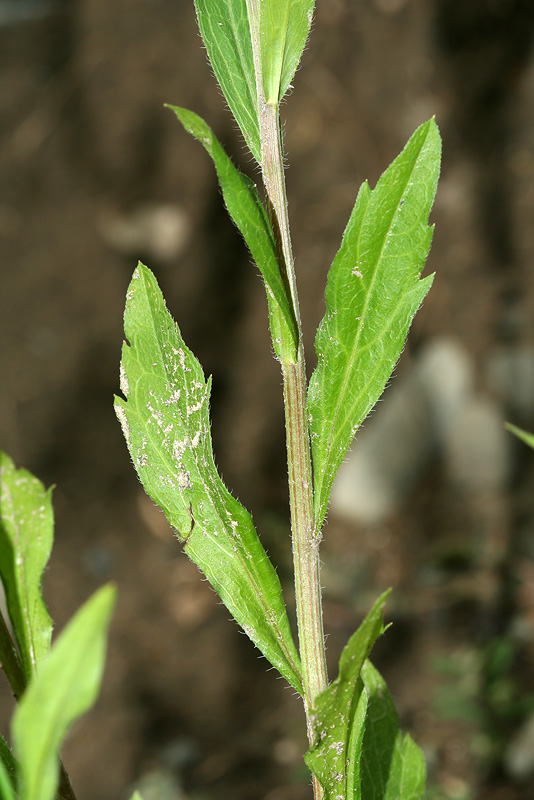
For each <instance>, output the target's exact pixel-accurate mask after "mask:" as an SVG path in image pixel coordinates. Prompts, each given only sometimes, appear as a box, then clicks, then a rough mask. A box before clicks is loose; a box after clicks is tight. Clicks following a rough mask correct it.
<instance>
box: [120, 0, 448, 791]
mask: <svg viewBox="0 0 534 800" xmlns="http://www.w3.org/2000/svg"><path fill="white" fill-rule="evenodd" d="M196 10H197V15H198V21H199V26H200V30H201V33H202V37H203V39H204V43H205V45H206V48H207V51H208V55H209V58H210V61H211V65H212V67H213V71H214V73H215V75H216V77H217V79H218V81H219V83H220V85H221V88H222V90H223V93H224V96H225V98H226V100H227V102H228V105H229V107H230V109H231V111H232V113H233V115H234V117H235V119H236V121H237V123H238V125H239V127H240V129H241V132H242V134H243V136H244V139H245V142H246V144H247V146H248V148H249V150H250V152H251V153H252V155H253V157H254V159H255V160H256V162H257V163H258V165H259V167H260V169H261V176H262V180H263V195H264V200H263V201H262V199H261V197H260V194H259V192H258V189H257V187H256V186H255V185H254V183H253V182H252V181H251V180H250V179H249V178H247V177H246V176H245V175H243V174H242V173H241V172H239V171H238V169H237V168H236V167H235V166H234V165H233V163H232V162H231V160H230V159H229V158H228V156H227V155H226V153H225V152H224V150H223V148H222V147H221V145H220V144H219V142H218V141H217V139H216V137H215V136H214V134H213V132H212V131H211V130H210V128H209V127H208V125H207V124H206V123H205V122H204V121H203V120H202V119H201V118H200V117H198V116H197V115H196V114H195V113H193V112H192V111H188V110H186V109H184V108H178V107H172V106H171V108H172V110H173V111H174V112H175V114H176V116H177V117H178V119H179V121H180V122H181V123H182V125H183V126H184V128H185V129H186V130H187V131H188V132H189V133H191V134H192V135H193V136H194V137H195V138H196V139H198V141H199V142H200V143H201V144H202V145H203V146H204V148H205V149H206V150H207V152H208V154H209V155H210V156H211V158H212V160H213V162H214V165H215V169H216V171H217V176H218V179H219V183H220V187H221V190H222V194H223V198H224V202H225V204H226V207H227V209H228V212H229V214H230V216H231V217H232V219H233V220H234V222H235V223H236V225H237V227H238V228H239V230H240V231H241V233H242V235H243V237H244V239H245V241H246V243H247V245H248V247H249V249H250V252H251V254H252V257H253V259H254V261H255V263H256V264H257V266H258V268H259V270H260V272H261V274H262V277H263V280H264V284H265V289H266V294H267V304H268V311H269V324H270V330H271V336H272V344H273V350H274V354H275V357H276V359H277V360H278V361H279V363H280V367H281V372H282V377H283V387H284V407H285V421H286V440H287V461H288V471H289V494H290V508H291V530H292V548H293V564H294V577H295V594H296V607H297V625H298V647H297V646H296V645H295V643H294V640H293V636H292V633H291V626H290V623H289V619H288V616H287V613H286V609H285V604H284V600H283V596H282V589H281V586H280V583H279V580H278V577H277V574H276V571H275V569H274V567H273V565H272V564H271V562H270V560H269V558H268V556H267V554H266V552H265V550H264V549H263V546H262V544H261V542H260V539H259V537H258V534H257V533H256V530H255V528H254V526H253V522H252V518H251V516H250V514H249V513H248V512H247V511H246V510H245V509H244V508H243V507H242V506H241V505H240V503H238V501H237V500H236V499H235V498H234V497H233V496H232V495H231V494H230V493H229V491H228V489H227V488H226V487H225V485H224V484H223V482H222V480H221V478H220V477H219V474H218V472H217V470H216V467H215V463H214V457H213V452H212V446H211V436H210V422H209V397H210V389H211V380H210V379H208V380H207V381H206V379H205V377H204V374H203V371H202V368H201V366H200V364H199V362H198V361H197V359H196V358H195V356H194V355H193V353H192V352H191V351H190V350H189V349H188V348H187V346H186V344H185V342H184V341H183V339H182V336H181V333H180V330H179V328H178V326H177V325H176V324H175V322H174V321H173V320H172V318H171V316H170V314H169V312H168V311H167V308H166V306H165V302H164V299H163V297H162V294H161V292H160V290H159V288H158V285H157V283H156V279H155V277H154V275H153V274H152V273H151V272H150V270H149V269H147V267H145V266H143V265H141V264H140V265H139V266H138V268H137V270H136V271H135V273H134V276H133V280H132V282H131V284H130V287H129V289H128V294H127V302H126V311H125V317H124V328H125V334H126V339H127V343H125V344H124V347H123V352H122V361H121V389H122V393H123V395H124V399H122V398H117V399H116V402H115V408H116V412H117V416H118V417H119V419H120V421H121V424H122V427H123V431H124V435H125V437H126V441H127V444H128V448H129V451H130V454H131V457H132V460H133V463H134V465H135V468H136V470H137V472H138V474H139V477H140V479H141V481H142V483H143V485H144V487H145V489H146V491H147V493H148V494H149V495H150V496H151V497H152V499H153V500H154V501H155V502H156V503H157V504H158V505H159V506H160V507H161V508H162V509H163V511H164V512H165V514H166V516H167V518H168V520H169V522H170V523H171V525H172V527H173V528H174V530H175V531H176V535H177V537H178V539H179V540H180V541H181V543H182V544H183V547H184V550H185V552H186V553H187V555H188V556H189V557H190V558H191V559H192V560H193V561H194V562H195V563H196V564H197V565H198V567H199V568H200V569H201V571H202V572H203V573H204V574H205V575H206V577H207V578H208V580H209V581H210V583H211V584H212V586H213V587H214V588H215V590H216V591H217V592H218V594H219V595H220V597H221V598H222V600H223V601H224V603H225V604H226V606H227V607H228V608H229V610H230V611H231V613H232V614H233V616H234V617H235V619H236V620H237V622H238V623H239V624H240V625H241V627H242V628H243V630H244V631H245V632H246V633H247V634H248V636H249V637H250V638H251V639H252V641H253V642H254V644H255V645H256V646H257V647H258V648H259V649H260V650H261V652H262V653H263V654H264V655H265V656H266V658H267V659H268V660H269V661H270V662H271V664H273V666H275V667H276V669H277V670H278V671H279V672H280V673H281V675H283V677H284V678H285V679H286V680H287V681H288V682H289V683H290V684H291V685H292V686H293V687H294V688H295V689H296V690H297V692H299V694H301V696H302V699H303V703H304V709H305V713H306V722H307V731H308V738H309V743H310V749H309V751H308V753H307V754H306V756H305V759H306V763H307V765H308V767H309V768H310V771H311V773H312V776H313V785H314V793H315V797H316V798H317V799H318V798H321V797H322V796H323V795H324V797H325V798H327V799H328V800H337V799H338V798H339V800H349V798H350V800H353V798H366V800H367V799H368V798H369V800H370V799H371V798H373V799H376V800H403V799H404V798H406V800H407V799H408V798H410V800H415V798H419V797H421V795H422V792H423V789H424V774H425V769H424V763H423V758H422V755H421V752H420V750H419V749H418V748H417V746H416V745H415V744H414V743H413V741H412V740H411V738H410V737H409V736H403V735H402V733H400V731H399V729H398V720H397V716H396V712H395V709H394V706H393V703H392V701H391V698H390V695H389V693H388V692H387V689H386V686H385V684H384V681H383V679H382V678H381V676H380V675H379V674H378V672H377V671H376V670H375V669H374V667H373V666H372V665H371V663H370V662H369V661H368V660H367V657H368V655H369V652H370V650H371V648H372V646H373V644H374V642H375V640H376V639H377V637H378V636H379V635H380V634H381V633H382V632H383V630H384V627H383V616H382V610H383V606H384V603H385V601H386V597H387V593H385V594H383V595H382V596H381V597H380V598H379V599H378V600H377V602H376V603H375V605H374V606H373V608H372V610H371V611H370V612H369V614H368V616H367V617H366V619H365V620H364V622H363V623H362V625H361V627H360V628H359V629H358V631H357V632H356V633H355V634H354V636H353V637H352V638H351V639H350V641H349V643H348V644H347V646H346V648H345V650H344V652H343V654H342V656H341V660H340V665H339V674H338V676H337V678H336V680H335V681H334V682H333V683H331V684H330V685H329V684H328V678H327V671H326V661H325V651H324V634H323V618H322V609H321V588H320V581H319V545H320V542H321V537H322V529H323V525H324V521H325V516H326V511H327V506H328V500H329V495H330V490H331V488H332V483H333V481H334V478H335V475H336V472H337V470H338V468H339V466H340V464H341V462H342V461H343V459H344V458H345V455H346V453H347V450H348V448H349V445H350V443H351V441H352V439H353V437H354V435H355V432H356V431H357V429H358V427H359V426H360V425H361V423H362V421H363V420H364V419H365V417H366V416H367V414H368V413H369V411H370V410H371V408H372V407H373V406H374V404H375V403H376V401H377V400H378V398H379V397H380V395H381V394H382V392H383V390H384V387H385V384H386V382H387V380H388V379H389V377H390V375H391V372H392V370H393V368H394V366H395V364H396V363H397V360H398V358H399V355H400V353H401V350H402V348H403V346H404V342H405V339H406V335H407V332H408V328H409V326H410V324H411V321H412V319H413V316H414V314H415V312H416V311H417V309H418V308H419V306H420V304H421V302H422V300H423V298H424V297H425V295H426V293H427V292H428V290H429V288H430V284H431V282H432V277H431V276H430V277H427V278H425V279H423V280H421V279H420V274H421V270H422V268H423V265H424V262H425V259H426V257H427V255H428V251H429V248H430V243H431V238H432V229H431V228H430V227H429V226H428V216H429V213H430V209H431V206H432V202H433V199H434V195H435V190H436V184H437V179H438V173H439V161H440V138H439V133H438V130H437V127H436V124H435V122H434V121H433V120H430V121H428V122H426V123H425V124H423V125H421V127H420V128H418V130H417V131H416V132H415V133H414V134H413V136H412V137H411V139H410V141H409V142H408V144H407V145H406V147H405V149H404V150H403V151H402V153H401V154H400V155H399V156H398V158H397V159H396V160H395V161H394V162H393V164H392V165H391V166H390V167H389V168H388V169H387V170H386V172H385V173H384V174H383V175H382V177H381V178H380V180H379V182H378V184H377V186H376V187H375V189H373V190H371V189H370V188H369V186H368V184H367V183H364V184H363V186H362V187H361V189H360V191H359V193H358V196H357V199H356V203H355V206H354V209H353V211H352V214H351V216H350V219H349V222H348V224H347V227H346V229H345V232H344V235H343V240H342V243H341V247H340V249H339V251H338V253H337V255H336V257H335V259H334V262H333V264H332V266H331V269H330V273H329V276H328V282H327V287H326V314H325V316H324V319H323V321H322V322H321V324H320V326H319V330H318V332H317V337H316V351H317V366H316V368H315V370H314V372H313V374H312V376H311V379H310V382H309V385H307V381H306V370H305V355H304V348H303V339H302V328H301V322H300V311H299V303H298V295H297V283H296V275H295V265H294V260H293V253H292V245H291V237H290V230H289V215H288V205H287V198H286V189H285V177H284V151H283V137H282V128H281V123H280V103H281V101H282V99H283V98H284V96H285V95H286V93H287V91H288V89H289V87H290V83H291V81H292V79H293V76H294V73H295V70H296V68H297V66H298V64H299V61H300V58H301V55H302V52H303V49H304V46H305V44H306V41H307V38H308V34H309V30H310V25H311V21H312V15H313V10H314V4H313V0H246V1H245V0H196Z"/></svg>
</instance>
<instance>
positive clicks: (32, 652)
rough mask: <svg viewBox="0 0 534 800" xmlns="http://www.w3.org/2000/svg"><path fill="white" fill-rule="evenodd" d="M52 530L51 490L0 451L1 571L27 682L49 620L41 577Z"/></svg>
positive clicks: (46, 639) (45, 647)
mask: <svg viewBox="0 0 534 800" xmlns="http://www.w3.org/2000/svg"><path fill="white" fill-rule="evenodd" d="M53 530H54V515H53V511H52V498H51V489H48V490H46V489H45V488H44V486H43V484H42V483H41V482H40V481H39V480H38V479H37V478H35V477H34V476H33V475H32V474H31V473H29V472H28V471H27V470H25V469H16V467H15V465H14V463H13V461H12V460H11V459H10V458H9V456H7V455H6V454H5V453H2V452H0V575H1V577H2V582H3V584H4V588H5V592H6V599H7V608H8V611H9V617H10V619H11V624H12V626H13V630H14V633H15V638H16V640H17V644H18V646H19V650H20V655H21V659H22V669H23V672H24V677H25V680H26V681H29V680H30V678H31V677H32V675H34V674H35V672H36V670H37V669H38V666H39V664H40V662H41V661H42V659H43V658H44V657H45V656H46V655H47V653H48V651H49V649H50V640H51V637H52V620H51V619H50V616H49V614H48V611H47V609H46V606H45V604H44V601H43V597H42V594H41V581H42V577H43V572H44V569H45V567H46V564H47V563H48V559H49V558H50V552H51V549H52V541H53V535H54V534H53Z"/></svg>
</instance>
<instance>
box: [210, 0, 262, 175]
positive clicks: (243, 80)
mask: <svg viewBox="0 0 534 800" xmlns="http://www.w3.org/2000/svg"><path fill="white" fill-rule="evenodd" d="M195 7H196V11H197V18H198V25H199V28H200V33H201V34H202V38H203V40H204V44H205V45H206V49H207V51H208V56H209V59H210V62H211V65H212V67H213V71H214V73H215V76H216V78H217V80H218V81H219V83H220V85H221V89H222V91H223V94H224V96H225V98H226V101H227V103H228V105H229V106H230V110H231V112H232V114H233V115H234V117H235V118H236V121H237V123H238V125H239V127H240V128H241V131H242V133H243V136H244V137H245V141H246V143H247V145H248V147H249V149H250V151H251V153H252V155H253V156H254V158H255V159H256V161H257V162H258V164H260V163H261V141H260V128H259V122H258V120H259V116H258V96H257V94H258V93H257V89H256V75H255V71H254V58H253V53H252V40H251V36H250V27H249V20H248V13H247V4H246V2H245V0H195Z"/></svg>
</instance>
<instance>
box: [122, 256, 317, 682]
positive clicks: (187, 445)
mask: <svg viewBox="0 0 534 800" xmlns="http://www.w3.org/2000/svg"><path fill="white" fill-rule="evenodd" d="M124 330H125V334H126V338H127V340H128V341H129V345H128V344H126V343H125V344H124V345H123V351H122V361H121V389H122V391H123V393H124V395H125V397H126V398H127V400H126V401H125V400H122V399H120V398H116V400H115V409H116V412H117V416H118V418H119V420H120V422H121V424H122V428H123V431H124V435H125V438H126V442H127V444H128V449H129V451H130V455H131V457H132V460H133V463H134V466H135V468H136V470H137V473H138V475H139V477H140V479H141V482H142V483H143V486H144V487H145V490H146V492H147V494H149V495H150V497H151V498H152V499H153V500H154V501H155V502H156V503H157V504H158V505H159V506H160V508H162V509H163V511H164V512H165V515H166V516H167V519H168V520H169V522H170V524H171V525H172V527H173V528H174V529H175V531H176V533H177V536H178V538H179V539H180V541H181V542H182V543H183V545H184V549H185V551H186V553H187V554H188V556H189V557H190V558H191V559H192V561H194V562H195V564H197V566H198V567H199V568H200V569H201V570H202V572H203V573H204V574H205V575H206V577H207V578H208V580H209V581H210V583H211V584H212V586H213V587H214V589H215V590H216V591H217V592H218V594H219V595H220V597H221V599H222V600H223V602H224V603H225V605H226V606H227V607H228V608H229V609H230V611H231V613H232V614H233V616H234V617H235V619H236V620H237V622H238V623H239V624H240V625H241V627H242V628H243V630H244V631H245V632H246V633H247V634H248V636H249V637H250V638H251V639H252V641H253V642H254V643H255V644H256V645H257V647H258V648H259V649H260V650H261V651H262V653H263V654H264V655H265V656H266V657H267V658H268V659H269V661H270V662H271V664H273V665H274V666H275V667H276V668H277V669H278V670H279V672H280V673H281V674H282V675H283V676H284V677H285V678H286V679H287V680H288V681H289V682H290V683H291V684H292V685H293V686H294V687H295V689H297V691H299V692H300V691H301V689H302V683H301V677H300V662H299V658H298V655H297V652H296V648H295V644H294V642H293V637H292V635H291V631H290V627H289V620H288V618H287V613H286V609H285V605H284V601H283V597H282V590H281V587H280V581H279V580H278V576H277V574H276V572H275V570H274V567H273V566H272V564H271V562H270V561H269V559H268V557H267V554H266V553H265V550H264V549H263V547H262V545H261V542H260V540H259V538H258V535H257V533H256V531H255V529H254V525H253V523H252V518H251V516H250V514H249V513H248V511H246V510H245V509H244V508H243V506H242V505H241V504H240V503H238V501H237V500H236V499H235V498H234V497H232V495H231V494H230V493H229V491H228V490H227V488H226V487H225V486H224V484H223V482H222V480H221V478H220V477H219V474H218V472H217V469H216V467H215V463H214V460H213V451H212V444H211V431H210V421H209V397H210V388H211V382H210V381H208V382H207V383H206V381H205V379H204V373H203V371H202V367H201V366H200V364H199V362H198V361H197V359H196V358H195V356H194V355H193V353H192V352H191V351H190V350H189V349H188V348H187V347H186V345H185V343H184V341H183V339H182V336H181V333H180V330H179V328H178V326H177V325H176V324H175V323H174V321H173V319H172V317H171V315H170V314H169V312H168V311H167V308H166V306H165V301H164V299H163V295H162V294H161V291H160V289H159V287H158V285H157V282H156V279H155V277H154V275H153V274H152V273H151V272H150V270H149V269H147V268H146V267H144V266H143V265H142V264H140V265H139V267H138V268H137V269H136V271H135V273H134V277H133V279H132V282H131V284H130V287H129V289H128V294H127V302H126V310H125V314H124Z"/></svg>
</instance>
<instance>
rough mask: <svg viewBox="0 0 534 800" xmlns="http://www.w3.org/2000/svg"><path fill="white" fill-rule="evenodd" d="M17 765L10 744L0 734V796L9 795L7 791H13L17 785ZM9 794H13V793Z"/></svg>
mask: <svg viewBox="0 0 534 800" xmlns="http://www.w3.org/2000/svg"><path fill="white" fill-rule="evenodd" d="M18 770H19V765H18V763H17V759H16V758H15V756H14V754H13V751H12V750H11V748H10V746H9V745H8V743H7V742H6V740H5V739H4V737H3V736H2V735H0V798H4V797H6V798H7V797H9V796H10V795H9V791H8V789H6V788H5V787H6V786H8V787H9V790H11V792H12V793H13V792H14V791H15V789H16V785H17V774H18ZM11 796H14V795H13V794H12V795H11Z"/></svg>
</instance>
